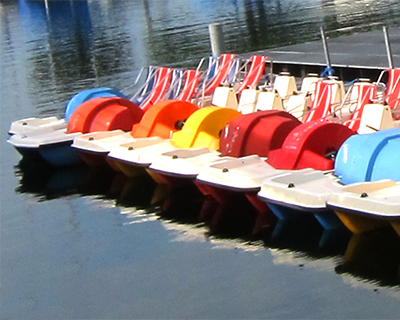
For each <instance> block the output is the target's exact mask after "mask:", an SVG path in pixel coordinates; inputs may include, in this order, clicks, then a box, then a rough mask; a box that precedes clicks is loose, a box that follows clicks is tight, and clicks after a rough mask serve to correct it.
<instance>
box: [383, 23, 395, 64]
mask: <svg viewBox="0 0 400 320" xmlns="http://www.w3.org/2000/svg"><path fill="white" fill-rule="evenodd" d="M383 35H384V36H385V44H386V53H387V56H388V62H389V68H390V69H393V56H392V49H391V47H390V41H389V34H388V30H387V27H386V26H383Z"/></svg>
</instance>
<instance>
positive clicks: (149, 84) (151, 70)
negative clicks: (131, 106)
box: [130, 66, 158, 104]
mask: <svg viewBox="0 0 400 320" xmlns="http://www.w3.org/2000/svg"><path fill="white" fill-rule="evenodd" d="M157 69H158V68H157V67H155V66H148V67H147V76H146V79H145V80H144V83H143V85H142V86H141V87H140V88H139V89H138V90H137V92H136V93H135V94H134V95H133V96H132V98H131V99H130V100H131V101H132V102H134V103H136V104H141V103H142V102H143V101H144V100H145V99H146V98H147V96H148V95H149V94H150V92H151V90H153V88H154V84H155V83H156V79H157ZM144 70H145V68H142V70H141V71H140V74H139V76H138V77H137V79H136V81H135V84H136V83H138V82H139V78H140V77H141V75H142V73H143V71H144Z"/></svg>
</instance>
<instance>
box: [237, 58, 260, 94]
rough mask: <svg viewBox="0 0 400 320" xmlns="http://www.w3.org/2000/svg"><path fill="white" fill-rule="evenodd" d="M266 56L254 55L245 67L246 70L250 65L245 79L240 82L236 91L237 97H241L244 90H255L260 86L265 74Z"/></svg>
mask: <svg viewBox="0 0 400 320" xmlns="http://www.w3.org/2000/svg"><path fill="white" fill-rule="evenodd" d="M266 62H267V57H266V56H259V55H254V56H252V57H251V58H250V59H249V60H248V61H247V62H246V63H245V65H244V68H246V67H247V65H248V64H250V68H249V69H248V71H247V72H246V73H245V76H244V79H243V80H242V81H240V84H239V86H238V87H237V88H236V89H235V92H236V94H237V95H240V94H241V93H242V91H243V90H244V89H247V88H250V89H254V88H256V87H257V86H258V84H259V82H260V80H261V78H262V76H263V75H264V73H265V64H266Z"/></svg>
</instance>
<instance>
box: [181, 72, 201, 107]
mask: <svg viewBox="0 0 400 320" xmlns="http://www.w3.org/2000/svg"><path fill="white" fill-rule="evenodd" d="M183 77H184V79H185V80H184V81H185V82H184V84H183V88H182V91H181V92H180V95H179V97H178V100H182V101H190V99H191V98H192V97H193V96H194V94H195V92H196V88H197V87H198V85H199V81H200V70H185V72H184V75H183Z"/></svg>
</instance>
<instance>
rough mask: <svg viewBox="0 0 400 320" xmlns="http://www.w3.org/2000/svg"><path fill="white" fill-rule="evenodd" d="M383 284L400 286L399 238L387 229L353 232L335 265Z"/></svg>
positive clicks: (336, 269)
mask: <svg viewBox="0 0 400 320" xmlns="http://www.w3.org/2000/svg"><path fill="white" fill-rule="evenodd" d="M335 271H336V272H337V273H339V274H350V275H352V276H355V277H357V278H359V279H364V280H367V281H372V282H373V283H376V284H377V285H380V286H400V238H399V236H398V235H397V234H395V232H394V231H392V230H390V229H387V230H384V231H383V230H382V231H379V232H377V231H372V232H366V233H363V234H356V235H353V236H352V238H351V240H350V242H349V245H348V247H347V250H346V252H345V254H344V257H343V261H342V262H341V264H340V265H338V266H337V267H336V268H335Z"/></svg>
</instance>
